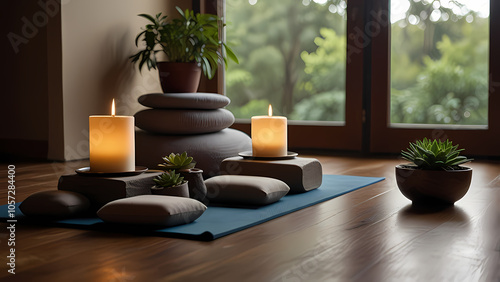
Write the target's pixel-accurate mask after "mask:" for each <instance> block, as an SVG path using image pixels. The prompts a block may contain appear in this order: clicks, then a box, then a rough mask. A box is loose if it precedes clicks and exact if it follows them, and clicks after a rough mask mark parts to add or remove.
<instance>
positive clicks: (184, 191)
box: [151, 181, 189, 198]
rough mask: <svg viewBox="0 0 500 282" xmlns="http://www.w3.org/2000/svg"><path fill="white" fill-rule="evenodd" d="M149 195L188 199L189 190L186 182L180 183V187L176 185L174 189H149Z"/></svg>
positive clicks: (154, 187)
mask: <svg viewBox="0 0 500 282" xmlns="http://www.w3.org/2000/svg"><path fill="white" fill-rule="evenodd" d="M151 193H153V195H162V196H176V197H186V198H189V188H188V181H186V182H184V183H182V184H181V185H177V186H174V187H168V188H163V187H156V186H153V187H151Z"/></svg>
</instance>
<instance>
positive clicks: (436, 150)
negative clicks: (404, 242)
mask: <svg viewBox="0 0 500 282" xmlns="http://www.w3.org/2000/svg"><path fill="white" fill-rule="evenodd" d="M463 150H464V149H458V145H453V144H452V142H451V141H448V140H446V141H440V140H430V139H427V138H424V139H423V140H418V141H416V142H415V143H410V145H409V148H408V149H407V151H401V154H402V157H403V159H405V160H407V161H410V162H412V164H407V165H398V166H396V182H397V184H398V187H399V190H400V191H401V193H403V195H404V196H406V197H407V198H408V199H410V200H412V201H413V203H423V204H433V203H438V204H453V203H455V202H456V201H458V200H459V199H461V198H462V197H463V196H464V195H465V194H466V193H467V191H468V190H469V186H470V182H471V179H472V169H471V168H469V167H463V166H460V165H462V164H464V163H467V162H469V161H471V160H472V159H468V158H467V157H465V156H460V152H461V151H463Z"/></svg>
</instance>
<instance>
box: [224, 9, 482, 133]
mask: <svg viewBox="0 0 500 282" xmlns="http://www.w3.org/2000/svg"><path fill="white" fill-rule="evenodd" d="M346 7H347V3H346V1H344V0H280V1H271V0H226V22H227V24H228V27H227V29H226V37H227V41H228V42H229V44H230V46H231V47H232V48H233V50H234V51H235V53H236V54H237V56H238V58H239V60H240V64H239V65H236V64H234V63H230V65H229V68H228V70H227V72H226V95H227V96H228V97H229V98H231V104H230V105H229V106H228V109H229V110H231V111H232V112H233V113H234V114H235V116H236V118H250V117H251V116H254V115H265V114H267V107H268V105H269V104H272V105H273V109H274V113H275V114H276V115H278V114H279V115H284V116H287V117H288V118H289V119H291V120H311V121H344V115H345V95H346V93H345V79H346V77H345V70H346V24H345V18H346ZM390 19H391V97H390V101H391V113H390V114H391V115H390V116H391V118H390V119H391V122H392V123H418V124H473V125H486V124H487V122H488V121H487V106H488V104H487V102H488V80H489V76H488V54H489V49H488V48H489V1H488V0H456V1H455V0H434V1H432V0H391V13H390Z"/></svg>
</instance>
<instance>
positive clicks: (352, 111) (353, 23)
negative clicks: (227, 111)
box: [209, 0, 500, 156]
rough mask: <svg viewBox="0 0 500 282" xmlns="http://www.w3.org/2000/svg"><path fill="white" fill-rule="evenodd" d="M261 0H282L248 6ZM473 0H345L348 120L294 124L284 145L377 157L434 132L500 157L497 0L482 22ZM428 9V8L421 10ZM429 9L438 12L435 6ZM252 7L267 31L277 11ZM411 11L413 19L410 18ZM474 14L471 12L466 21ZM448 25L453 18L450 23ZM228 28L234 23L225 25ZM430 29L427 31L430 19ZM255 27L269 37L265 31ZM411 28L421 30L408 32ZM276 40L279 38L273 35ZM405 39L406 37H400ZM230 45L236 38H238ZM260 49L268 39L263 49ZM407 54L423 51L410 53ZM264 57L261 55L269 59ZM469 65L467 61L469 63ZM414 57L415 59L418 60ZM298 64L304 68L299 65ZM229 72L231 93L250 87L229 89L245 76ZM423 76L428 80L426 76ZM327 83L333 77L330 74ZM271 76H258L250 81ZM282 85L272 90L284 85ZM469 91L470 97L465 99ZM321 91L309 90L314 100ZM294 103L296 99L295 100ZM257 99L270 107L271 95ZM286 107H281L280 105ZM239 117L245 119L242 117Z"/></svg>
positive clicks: (474, 151)
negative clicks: (264, 19)
mask: <svg viewBox="0 0 500 282" xmlns="http://www.w3.org/2000/svg"><path fill="white" fill-rule="evenodd" d="M209 1H210V0H209ZM212 1H215V0H212ZM233 1H240V0H225V1H223V0H218V4H219V6H218V7H224V2H226V5H228V6H229V5H230V4H229V3H230V2H231V3H232V2H233ZM260 1H262V2H280V3H281V2H282V1H263V0H257V1H255V0H252V1H250V2H248V4H249V5H250V4H251V3H256V5H254V6H257V5H258V4H259V3H260ZM323 1H324V0H323ZM323 1H322V3H323ZM240 2H242V3H243V2H244V1H243V0H241V1H240ZM283 2H284V3H283V4H282V6H280V5H278V6H279V8H280V9H284V8H285V7H286V5H287V4H286V3H288V1H283ZM390 2H392V5H393V6H392V9H390ZM477 2H478V1H468V0H461V1H460V0H457V1H455V0H392V1H389V0H373V1H362V0H349V1H348V2H347V8H346V10H345V11H346V12H345V20H346V34H347V36H346V50H345V54H346V57H345V60H346V71H345V72H346V80H345V93H346V94H345V118H344V121H343V122H337V124H335V123H333V124H326V125H325V124H321V123H314V124H311V123H304V122H295V123H294V122H290V124H291V125H290V126H289V144H290V146H291V147H305V148H327V149H342V150H358V151H359V150H363V151H366V152H375V153H376V152H399V151H400V150H401V149H403V148H406V146H407V144H408V142H410V141H413V140H415V139H417V138H423V137H430V138H449V139H451V140H453V141H454V142H455V143H458V144H460V145H461V147H464V148H466V153H468V154H472V155H486V156H492V155H495V156H500V149H499V148H498V146H497V144H499V143H500V112H499V111H495V110H492V109H495V108H497V107H498V106H500V97H499V95H494V93H496V92H498V91H500V56H499V54H498V51H497V50H500V35H499V34H500V32H499V30H498V29H500V3H495V2H494V1H489V5H490V6H489V10H490V17H489V25H488V19H487V18H486V16H485V15H486V14H485V13H484V11H486V10H481V9H478V8H475V7H474V6H472V5H473V4H474V3H475V4H477ZM296 3H298V5H303V4H302V1H296ZM332 3H339V1H324V4H319V3H317V2H309V5H313V4H314V5H318V7H319V6H321V5H323V6H324V7H328V6H329V5H330V4H332ZM457 3H458V4H464V5H465V7H463V6H460V5H458V6H457V7H461V8H460V10H458V8H456V7H455V6H453V5H456V4H457ZM471 3H472V4H471ZM275 4H277V3H275ZM408 4H410V5H408ZM397 5H400V7H399V10H397V8H398V7H396V6H397ZM405 5H406V6H405ZM412 5H417V6H418V5H420V6H418V7H420V8H424V9H423V10H420V11H419V12H418V14H417V13H416V12H415V13H414V12H413V10H411V11H409V10H408V9H410V8H411V7H412ZM468 5H470V6H468ZM401 6H402V7H401ZM418 7H417V8H418ZM425 8H426V9H427V11H426V13H423V12H422V11H424V10H425ZM434 10H438V11H439V12H434ZM445 12H446V13H447V14H448V15H447V16H446V15H445ZM451 12H455V16H457V18H456V20H457V22H454V19H455V18H454V16H453V14H452V13H451ZM258 13H261V14H265V15H267V16H268V17H269V20H270V21H271V22H269V26H268V29H269V30H270V29H272V24H274V23H273V22H272V20H273V11H270V10H267V9H263V10H259V11H258ZM391 13H392V14H391ZM439 13H440V14H439ZM320 14H321V12H318V15H320ZM438 14H439V19H438ZM337 15H338V14H337ZM391 15H392V18H391ZM397 15H399V17H400V19H399V20H398V18H397ZM412 15H413V16H414V17H411V16H412ZM417 15H418V19H417V18H416V16H417ZM470 15H471V16H472V17H473V18H471V17H469V16H470ZM401 17H404V21H405V22H404V23H403V22H401V20H402V18H401ZM447 17H448V18H447ZM228 18H230V16H228ZM424 18H425V19H424ZM391 19H392V22H391ZM445 19H447V20H446V21H445ZM245 20H247V19H246V18H245ZM419 21H424V22H425V21H430V23H431V24H433V25H434V26H433V27H432V28H429V29H428V30H427V29H422V26H420V27H419V23H420V22H419ZM448 22H449V23H451V22H453V23H454V24H448ZM456 23H460V24H456ZM473 25H476V26H473ZM252 26H253V25H251V27H252ZM488 26H489V29H490V30H489V31H488ZM229 27H230V28H232V27H231V23H229ZM444 27H446V28H444ZM426 28H428V26H427V25H426ZM431 29H434V32H433V34H434V35H433V36H429V35H425V33H426V30H427V32H429V30H431ZM459 29H463V30H459ZM230 32H241V31H237V29H235V30H231V31H228V33H230ZM253 32H254V31H252V30H249V32H248V33H247V34H248V36H251V34H252V33H253ZM258 32H261V33H262V32H265V33H267V32H269V33H272V31H266V30H259V31H258ZM413 33H415V34H419V35H412V34H413ZM408 34H410V35H411V38H410V39H408V38H405V37H404V36H408ZM445 34H446V35H445ZM337 35H338V33H337ZM272 36H276V37H278V36H284V35H280V34H277V33H274V35H272ZM425 36H428V37H429V38H431V39H432V40H430V41H429V40H427V41H425V39H423V41H422V42H421V43H415V40H416V39H418V37H420V38H421V39H422V38H426V37H425ZM316 37H318V36H317V35H316ZM316 37H315V38H316ZM319 38H323V39H326V38H327V36H321V34H320V36H319ZM401 38H405V39H403V40H401ZM471 38H472V39H471ZM471 40H472V41H471ZM471 42H474V44H472V45H474V46H471ZM234 43H236V44H238V42H234ZM424 44H425V45H424ZM263 45H264V42H263V43H262V44H260V45H259V46H263ZM319 45H321V44H319ZM319 47H320V46H318V45H316V47H315V46H313V47H312V48H311V49H308V50H306V51H307V52H308V54H314V52H315V51H316V52H317V49H318V48H319ZM403 47H404V48H403ZM472 47H474V48H473V51H470V50H468V49H467V48H472ZM263 48H266V47H263ZM314 48H316V49H314ZM408 48H409V49H408ZM412 48H420V50H412ZM268 50H269V49H268ZM408 50H410V51H412V52H417V53H421V54H424V53H425V54H426V55H420V57H418V56H416V57H415V56H414V54H413V55H412V53H411V52H409V51H408ZM391 51H392V53H391ZM271 52H275V51H271V50H269V54H271ZM263 57H264V58H266V55H264V56H263ZM299 57H300V56H299ZM299 57H295V58H296V59H297V58H299ZM300 59H302V58H300ZM270 60H271V59H270ZM472 61H473V64H470V63H471V62H472ZM262 62H263V63H264V65H265V63H268V61H266V60H262ZM415 62H418V64H414V63H415ZM464 62H465V63H464ZM247 63H248V61H246V62H245V61H244V62H242V64H247ZM282 63H284V62H282ZM303 63H304V64H305V62H304V61H303ZM440 68H443V69H444V71H443V70H442V69H440ZM450 70H451V71H450ZM252 72H256V70H252ZM233 75H234V74H228V75H227V76H226V80H229V81H227V83H228V84H227V86H228V88H231V87H234V88H233V89H236V90H231V91H238V90H239V91H246V89H245V86H244V84H242V85H240V86H239V87H235V85H236V84H235V83H242V82H244V81H245V80H244V78H245V73H244V72H243V71H241V69H240V70H239V73H238V72H237V73H236V75H234V76H233ZM238 75H239V77H238ZM440 75H441V77H442V78H441V77H440ZM305 76H306V75H304V77H305ZM425 77H427V78H430V80H427V81H425V80H423V78H425ZM438 78H439V79H438ZM265 79H268V77H265ZM331 79H332V80H333V79H335V77H334V75H332V76H331ZM444 80H446V81H444ZM297 81H299V79H297ZM268 82H269V81H267V82H264V80H260V79H259V81H258V82H254V83H268ZM446 83H447V84H450V85H451V88H447V89H444V90H443V89H439V90H443V91H441V92H442V93H441V94H443V93H444V96H443V95H441V96H438V95H435V93H434V92H438V91H434V90H432V88H431V86H432V87H438V88H439V87H441V86H443V85H444V84H446ZM278 88H279V87H277V88H275V89H277V91H279V90H283V89H278ZM299 89H300V88H299ZM450 89H451V90H450ZM417 90H418V91H419V92H420V93H423V94H425V95H428V98H429V99H431V100H432V101H431V103H429V101H426V102H427V104H425V103H423V102H422V103H421V105H420V104H419V103H417V102H413V101H412V99H413V100H416V99H417V98H418V99H421V98H422V99H423V97H416V96H421V95H422V94H417V93H419V92H418V91H417ZM228 91H229V89H228ZM459 91H462V93H459ZM469 92H473V93H472V94H470V95H469V94H468V93H469ZM235 93H236V92H235ZM320 93H321V92H316V93H315V94H316V95H318V96H319V95H320ZM464 93H465V94H464ZM485 93H486V94H485ZM231 95H235V96H234V97H233V98H232V99H233V101H234V103H235V104H236V105H237V106H241V105H243V106H245V105H247V104H248V103H241V104H240V102H238V101H237V100H238V99H240V98H241V97H238V96H237V95H236V94H230V93H228V96H230V97H231ZM271 95H272V94H271ZM294 95H295V92H294ZM299 96H300V95H299ZM265 99H267V100H269V101H270V102H272V103H274V101H276V102H277V103H279V102H280V101H278V100H279V99H278V100H273V99H277V98H276V97H266V98H264V100H265ZM318 99H319V98H318ZM330 99H332V98H331V97H330ZM429 99H428V100H429ZM258 100H259V98H258V99H257V101H258ZM295 101H296V102H297V104H298V103H299V102H300V97H299V98H297V100H295ZM422 101H424V100H422ZM255 105H258V102H255ZM262 105H263V106H266V105H267V101H266V103H265V104H264V103H262ZM417 106H419V107H420V108H419V107H417ZM249 108H251V107H250V106H249ZM288 109H289V110H288V111H289V112H288V113H290V114H291V115H293V110H290V109H292V108H288ZM233 111H234V110H233ZM259 111H262V112H260V113H259V114H263V113H265V109H262V110H259ZM282 111H283V112H286V111H287V110H286V106H285V107H284V110H282ZM248 112H249V113H250V111H248ZM283 112H282V113H283ZM237 115H238V113H237ZM241 116H244V113H242V115H241ZM304 119H307V118H304ZM234 127H235V128H237V129H242V130H244V131H246V132H247V133H249V122H248V121H243V120H239V121H238V122H237V123H236V124H235V125H234Z"/></svg>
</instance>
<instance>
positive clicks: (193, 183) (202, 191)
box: [179, 168, 207, 202]
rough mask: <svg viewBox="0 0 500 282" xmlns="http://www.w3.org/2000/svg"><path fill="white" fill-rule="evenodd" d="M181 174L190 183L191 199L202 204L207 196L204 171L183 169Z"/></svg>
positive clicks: (180, 171)
mask: <svg viewBox="0 0 500 282" xmlns="http://www.w3.org/2000/svg"><path fill="white" fill-rule="evenodd" d="M179 173H180V174H181V175H182V176H183V177H184V179H185V180H187V181H188V183H189V185H188V186H189V197H190V198H192V199H195V200H198V201H200V202H203V201H204V200H205V197H206V196H207V186H205V181H204V180H203V170H201V169H198V168H190V169H181V170H179Z"/></svg>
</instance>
